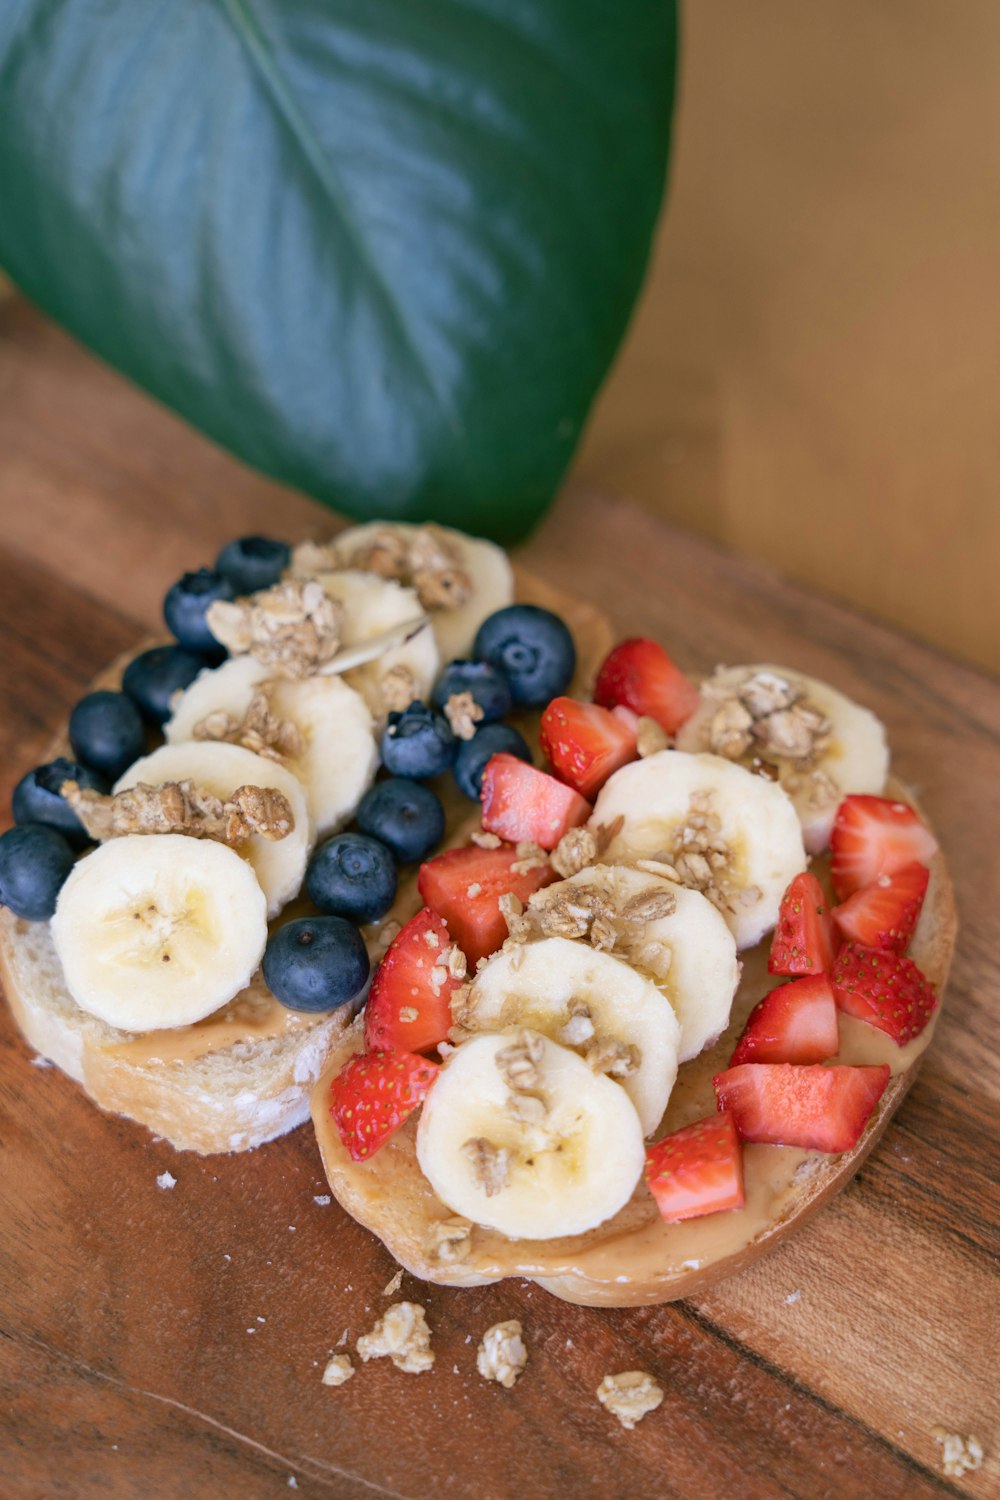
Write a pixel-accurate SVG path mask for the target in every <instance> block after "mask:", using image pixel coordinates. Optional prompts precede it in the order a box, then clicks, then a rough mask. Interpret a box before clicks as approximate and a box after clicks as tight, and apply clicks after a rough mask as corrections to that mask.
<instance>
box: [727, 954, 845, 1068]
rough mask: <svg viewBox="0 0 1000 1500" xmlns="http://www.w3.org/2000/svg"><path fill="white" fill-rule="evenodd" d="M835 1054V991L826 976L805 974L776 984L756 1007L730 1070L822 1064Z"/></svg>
mask: <svg viewBox="0 0 1000 1500" xmlns="http://www.w3.org/2000/svg"><path fill="white" fill-rule="evenodd" d="M839 1050H840V1034H839V1032H838V1030H837V1006H836V1003H835V1001H834V998H833V987H832V985H831V984H830V981H829V979H828V978H827V976H826V975H825V974H807V975H805V976H804V978H802V979H793V980H792V982H791V984H780V985H779V986H778V987H777V989H774V990H772V991H771V992H770V994H768V995H765V996H764V998H763V1000H761V1001H760V1003H759V1004H758V1005H755V1006H754V1008H753V1010H752V1011H751V1012H750V1016H749V1019H748V1020H747V1024H746V1025H745V1026H744V1028H743V1035H742V1036H741V1037H740V1039H739V1041H738V1042H737V1043H736V1051H735V1052H734V1053H733V1055H732V1057H731V1058H730V1059H729V1066H730V1067H731V1068H735V1067H736V1066H737V1065H738V1064H739V1063H749V1062H761V1063H777V1062H786V1063H818V1062H826V1060H827V1058H828V1057H836V1055H837V1053H838V1051H839Z"/></svg>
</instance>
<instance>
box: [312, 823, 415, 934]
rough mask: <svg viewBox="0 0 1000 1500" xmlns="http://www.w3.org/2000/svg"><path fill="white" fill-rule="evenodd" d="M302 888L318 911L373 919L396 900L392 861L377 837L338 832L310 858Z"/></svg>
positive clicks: (358, 920) (377, 917) (381, 915)
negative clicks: (304, 884)
mask: <svg viewBox="0 0 1000 1500" xmlns="http://www.w3.org/2000/svg"><path fill="white" fill-rule="evenodd" d="M306 890H307V891H308V893H309V900H310V901H311V902H312V904H313V906H318V907H319V909H320V911H325V912H329V913H331V914H332V915H333V916H335V917H349V918H350V920H351V921H352V922H377V921H378V920H379V918H380V917H384V916H385V914H386V912H387V911H388V910H389V908H390V906H391V905H392V903H393V901H394V900H395V899H396V861H395V860H394V859H393V857H392V852H391V850H389V849H388V848H387V847H386V845H385V844H383V843H382V841H381V839H373V838H369V837H368V835H367V834H364V833H338V834H336V835H335V836H334V837H333V838H332V839H327V841H326V843H325V844H320V846H319V848H318V849H317V850H316V851H315V853H314V854H313V856H312V858H311V859H310V861H309V865H308V868H307V869H306Z"/></svg>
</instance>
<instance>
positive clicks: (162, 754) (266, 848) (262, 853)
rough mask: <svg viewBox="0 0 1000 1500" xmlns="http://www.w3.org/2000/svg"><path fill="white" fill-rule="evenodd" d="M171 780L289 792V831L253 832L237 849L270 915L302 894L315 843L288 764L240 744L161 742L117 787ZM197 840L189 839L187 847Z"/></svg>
mask: <svg viewBox="0 0 1000 1500" xmlns="http://www.w3.org/2000/svg"><path fill="white" fill-rule="evenodd" d="M168 781H193V782H195V783H196V784H197V785H198V786H201V787H204V788H205V790H206V791H209V792H212V793H213V794H214V795H215V796H216V797H221V798H222V799H223V800H225V799H226V798H227V797H231V796H232V794H233V792H235V791H236V789H237V788H238V787H241V786H259V787H273V788H274V789H275V790H276V791H279V792H281V793H283V794H284V796H285V797H287V798H288V801H289V803H290V805H291V809H292V814H293V816H294V818H295V827H294V828H293V829H292V831H291V833H289V834H288V835H287V836H286V837H285V838H283V839H275V840H273V841H272V840H269V839H265V838H262V837H261V835H260V834H256V833H255V834H253V835H251V837H250V838H249V839H248V840H247V842H246V844H245V845H244V846H242V847H241V848H240V850H239V853H240V854H242V855H243V856H244V858H245V859H247V860H248V861H249V863H250V865H251V866H252V868H253V871H254V874H255V875H256V877H257V879H258V881H259V882H260V885H261V888H262V890H263V892H264V895H265V896H266V898H267V914H268V916H269V917H274V916H277V914H278V912H279V911H280V910H281V908H282V907H283V906H284V905H285V903H286V902H287V901H290V900H291V899H292V897H293V896H296V895H298V892H299V889H300V887H301V885H302V879H303V876H304V875H305V871H306V862H307V860H308V859H309V852H310V850H311V848H312V825H311V822H310V818H309V808H308V805H307V803H306V794H305V791H304V790H303V788H302V785H301V783H300V782H299V781H297V780H296V778H295V777H294V776H293V775H292V773H291V771H287V770H286V769H285V767H284V766H279V765H278V764H277V762H276V761H273V760H267V759H266V758H265V757H264V756H263V755H254V753H253V751H252V750H244V749H243V747H242V746H241V745H222V744H218V743H216V742H213V741H211V740H189V741H187V742H186V743H184V744H182V745H162V746H161V747H160V749H159V750H154V751H153V753H152V755H145V756H143V758H142V760H137V761H136V762H135V764H134V765H132V766H129V768H128V770H127V771H126V772H125V775H124V776H122V777H121V778H120V779H119V780H118V781H117V782H116V783H115V788H114V789H115V791H116V792H123V791H126V790H127V789H128V788H129V787H133V786H137V785H138V784H139V782H144V783H145V784H146V785H147V786H162V785H164V783H165V782H168ZM195 842H196V841H195V840H194V839H185V845H186V846H187V847H188V848H190V847H191V846H192V845H193V844H195Z"/></svg>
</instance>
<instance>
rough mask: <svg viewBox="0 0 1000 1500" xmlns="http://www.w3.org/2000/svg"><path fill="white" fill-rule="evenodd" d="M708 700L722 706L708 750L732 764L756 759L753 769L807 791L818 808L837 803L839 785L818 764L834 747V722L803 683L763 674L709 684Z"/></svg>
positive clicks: (711, 728)
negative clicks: (779, 777)
mask: <svg viewBox="0 0 1000 1500" xmlns="http://www.w3.org/2000/svg"><path fill="white" fill-rule="evenodd" d="M703 694H704V696H705V697H706V698H707V699H709V700H710V701H712V702H714V703H715V704H716V705H717V706H716V708H715V710H714V712H713V714H712V717H711V719H710V720H709V723H708V728H707V735H706V738H707V746H708V749H709V750H711V752H712V753H713V755H722V756H724V757H725V758H726V759H727V760H744V759H746V758H747V757H751V760H750V769H751V770H754V771H757V772H759V773H760V774H761V775H765V776H770V777H771V779H772V780H777V779H778V776H779V768H778V766H776V765H775V764H774V762H776V761H777V762H779V763H780V766H781V769H782V772H783V774H781V780H782V783H783V785H784V786H785V788H786V789H787V790H788V791H790V792H794V793H796V794H798V793H799V792H806V793H807V795H808V798H809V801H810V804H811V805H812V806H813V807H815V808H822V807H825V806H828V805H829V804H830V803H831V802H834V801H836V800H837V798H838V797H839V795H840V789H839V788H838V786H837V784H836V782H835V781H834V780H833V779H832V778H831V777H830V776H828V775H827V774H826V772H825V771H822V770H820V769H819V768H818V766H817V762H818V761H819V759H820V758H821V756H822V755H823V753H824V751H825V750H826V749H827V747H828V746H829V743H830V733H831V729H832V727H833V726H832V725H831V723H830V720H829V719H828V718H827V717H826V715H825V714H824V713H823V712H822V710H821V709H819V708H817V706H816V705H815V703H811V702H810V701H809V698H808V696H807V693H806V689H805V688H804V687H803V686H802V685H801V683H797V682H793V681H790V680H789V679H788V678H785V677H782V676H780V675H779V674H778V673H777V672H768V671H758V672H751V673H749V674H748V675H746V676H744V677H743V679H742V680H741V681H738V682H736V683H735V684H734V683H732V682H727V683H726V684H725V685H723V684H722V683H720V682H709V683H707V684H706V685H705V687H704V689H703Z"/></svg>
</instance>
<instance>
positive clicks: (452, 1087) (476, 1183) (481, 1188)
mask: <svg viewBox="0 0 1000 1500" xmlns="http://www.w3.org/2000/svg"><path fill="white" fill-rule="evenodd" d="M643 1160H644V1149H643V1142H642V1127H641V1125H640V1124H639V1117H638V1115H637V1114H636V1112H635V1109H634V1107H633V1105H632V1102H631V1100H630V1099H629V1097H628V1095H627V1094H626V1092H625V1090H624V1089H622V1088H619V1086H618V1085H617V1084H616V1083H612V1081H611V1080H610V1079H609V1078H607V1077H605V1076H604V1075H603V1074H601V1073H594V1072H592V1071H591V1069H590V1068H589V1067H588V1066H587V1064H586V1063H585V1062H584V1061H583V1059H582V1058H580V1057H578V1056H577V1055H576V1053H575V1052H571V1051H570V1050H569V1049H568V1048H567V1047H560V1046H558V1045H557V1044H556V1043H555V1042H551V1041H549V1040H548V1038H547V1037H544V1036H542V1035H540V1034H539V1033H538V1032H533V1031H525V1030H522V1031H518V1032H512V1033H510V1034H507V1035H502V1036H497V1035H492V1034H491V1035H484V1036H479V1037H474V1038H472V1040H470V1041H468V1042H464V1043H463V1044H462V1046H460V1047H458V1048H456V1050H455V1051H454V1052H453V1053H452V1054H451V1055H450V1057H449V1058H448V1060H447V1062H445V1064H444V1065H443V1067H442V1068H441V1071H440V1073H439V1075H438V1077H437V1078H436V1079H435V1081H434V1086H433V1088H432V1089H431V1091H430V1093H429V1094H428V1096H427V1099H426V1101H425V1103H424V1106H423V1110H422V1112H421V1116H420V1121H419V1124H418V1126H417V1161H418V1162H419V1164H420V1169H421V1171H422V1172H423V1174H424V1176H425V1177H426V1178H427V1180H428V1182H429V1183H430V1185H431V1187H432V1188H433V1189H434V1191H435V1193H436V1194H437V1195H438V1197H439V1198H440V1199H441V1201H442V1202H443V1203H445V1204H447V1206H448V1207H449V1208H450V1209H451V1210H452V1212H453V1213H456V1214H461V1215H462V1216H463V1218H466V1219H470V1220H471V1221H472V1222H473V1223H474V1224H483V1225H486V1226H487V1227H489V1228H491V1229H497V1230H499V1231H500V1233H501V1234H506V1235H509V1236H510V1237H511V1238H512V1239H526V1240H547V1239H554V1238H555V1237H556V1236H559V1235H570V1234H583V1233H585V1232H586V1230H588V1229H594V1228H596V1226H597V1225H598V1224H603V1223H604V1221H605V1220H606V1219H610V1218H612V1217H613V1216H614V1215H615V1214H616V1213H617V1212H618V1211H619V1209H621V1208H623V1207H624V1205H625V1204H626V1203H627V1202H628V1200H629V1198H630V1197H631V1196H632V1193H633V1192H634V1190H635V1187H636V1184H637V1182H638V1181H639V1177H640V1175H641V1173H642V1167H643Z"/></svg>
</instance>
